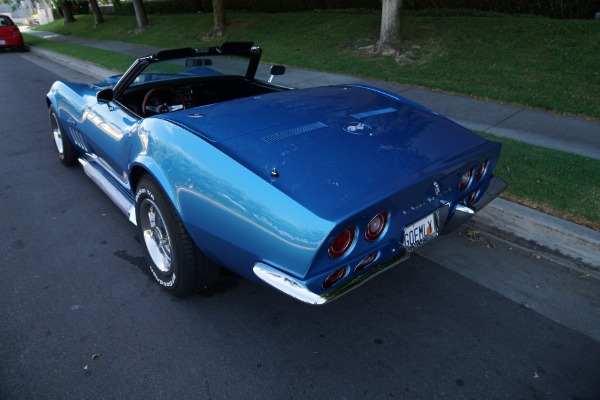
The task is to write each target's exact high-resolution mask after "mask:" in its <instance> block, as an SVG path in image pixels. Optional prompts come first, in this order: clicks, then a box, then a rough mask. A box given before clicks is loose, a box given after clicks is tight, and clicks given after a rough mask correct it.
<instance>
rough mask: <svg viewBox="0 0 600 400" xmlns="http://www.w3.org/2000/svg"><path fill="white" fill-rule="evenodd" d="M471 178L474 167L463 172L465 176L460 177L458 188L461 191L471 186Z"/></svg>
mask: <svg viewBox="0 0 600 400" xmlns="http://www.w3.org/2000/svg"><path fill="white" fill-rule="evenodd" d="M471 178H473V168H470V169H469V170H468V171H467V172H465V173H464V174H463V176H461V177H460V182H459V183H458V188H459V189H460V191H461V192H462V191H463V190H465V189H466V188H467V187H469V184H470V183H471Z"/></svg>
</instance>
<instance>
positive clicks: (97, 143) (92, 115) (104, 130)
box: [81, 101, 140, 188]
mask: <svg viewBox="0 0 600 400" xmlns="http://www.w3.org/2000/svg"><path fill="white" fill-rule="evenodd" d="M139 121H140V118H138V117H135V116H133V115H132V114H131V113H129V112H127V111H126V110H124V109H123V108H122V107H121V106H120V105H119V104H118V103H116V102H115V101H111V102H108V103H105V102H102V103H95V104H94V105H93V106H91V107H90V108H88V110H87V115H86V118H85V119H84V121H83V124H84V126H83V127H81V130H82V131H83V132H85V134H86V137H87V139H88V143H89V146H90V150H91V152H92V154H94V155H95V156H96V157H97V159H96V160H97V161H98V165H99V166H100V167H102V168H103V169H104V170H105V171H106V172H108V173H109V174H110V175H112V176H113V178H114V179H115V180H117V182H119V183H120V184H121V185H123V187H125V188H128V175H127V171H128V167H129V155H130V150H131V145H132V139H131V138H132V133H133V132H134V131H135V129H136V127H137V125H138V124H139Z"/></svg>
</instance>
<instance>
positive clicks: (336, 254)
mask: <svg viewBox="0 0 600 400" xmlns="http://www.w3.org/2000/svg"><path fill="white" fill-rule="evenodd" d="M355 236H356V228H354V227H352V228H346V229H345V230H343V231H342V233H340V234H339V235H337V236H336V237H335V239H333V241H332V242H331V246H329V256H330V257H332V258H340V257H341V256H343V255H344V254H346V252H348V250H350V247H352V243H354V237H355Z"/></svg>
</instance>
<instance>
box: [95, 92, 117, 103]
mask: <svg viewBox="0 0 600 400" xmlns="http://www.w3.org/2000/svg"><path fill="white" fill-rule="evenodd" d="M114 97H115V92H113V90H112V89H104V90H101V91H99V92H98V94H97V95H96V100H98V103H109V102H111V101H113V99H114Z"/></svg>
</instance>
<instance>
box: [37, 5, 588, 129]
mask: <svg viewBox="0 0 600 400" xmlns="http://www.w3.org/2000/svg"><path fill="white" fill-rule="evenodd" d="M227 18H228V21H229V26H228V30H227V32H228V36H227V37H226V38H225V40H254V41H255V42H256V43H257V44H259V45H260V46H261V47H263V49H264V51H265V53H264V57H263V59H264V60H265V61H269V62H277V63H283V64H287V65H290V66H298V67H303V68H309V69H316V70H323V71H330V72H335V73H342V74H348V75H355V76H362V77H369V78H375V79H381V80H387V81H393V82H399V83H405V84H410V85H415V86H423V87H427V88H432V89H439V90H443V91H448V92H453V93H460V94H465V95H468V96H474V97H479V98H486V99H493V100H497V101H503V102H508V103H516V104H521V105H525V106H529V107H534V108H540V109H545V110H551V111H555V112H559V113H565V114H571V115H579V116H585V117H589V118H595V119H600V106H599V103H600V95H599V93H600V68H599V67H598V65H600V40H598V38H600V24H599V23H598V21H594V20H553V19H547V18H516V17H423V16H406V17H404V18H403V24H404V29H403V32H404V42H403V44H402V46H403V48H405V49H406V50H409V51H410V52H411V53H410V54H411V56H410V57H409V58H411V61H410V62H404V63H400V64H399V63H397V62H395V61H394V60H393V59H392V58H391V57H371V56H366V55H365V54H363V53H362V52H360V51H358V48H359V47H361V46H366V45H369V44H372V43H374V42H375V41H376V39H377V37H378V33H379V18H380V16H379V15H378V14H377V13H365V14H358V13H352V14H349V13H337V14H336V13H288V14H262V13H244V14H242V13H230V14H228V15H227ZM150 20H151V22H152V24H153V26H152V28H151V29H148V30H147V31H145V32H143V33H140V34H136V33H134V32H133V30H134V28H135V18H134V17H123V16H109V17H107V18H106V23H105V24H103V25H101V26H99V27H98V28H92V25H93V20H92V18H91V16H78V21H77V22H76V23H73V24H69V25H66V26H65V25H63V24H62V20H59V21H55V22H54V23H51V24H48V25H45V26H42V27H40V29H44V30H49V31H53V32H58V33H63V34H67V35H75V36H80V37H85V38H92V39H104V40H106V39H110V40H116V41H122V42H129V43H137V44H147V45H151V46H157V47H162V48H172V47H180V46H192V47H199V46H204V45H214V44H218V43H217V42H204V41H203V39H202V37H203V35H204V33H206V32H207V31H208V30H209V29H210V27H211V25H212V15H211V14H192V15H188V14H185V15H152V16H150Z"/></svg>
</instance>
